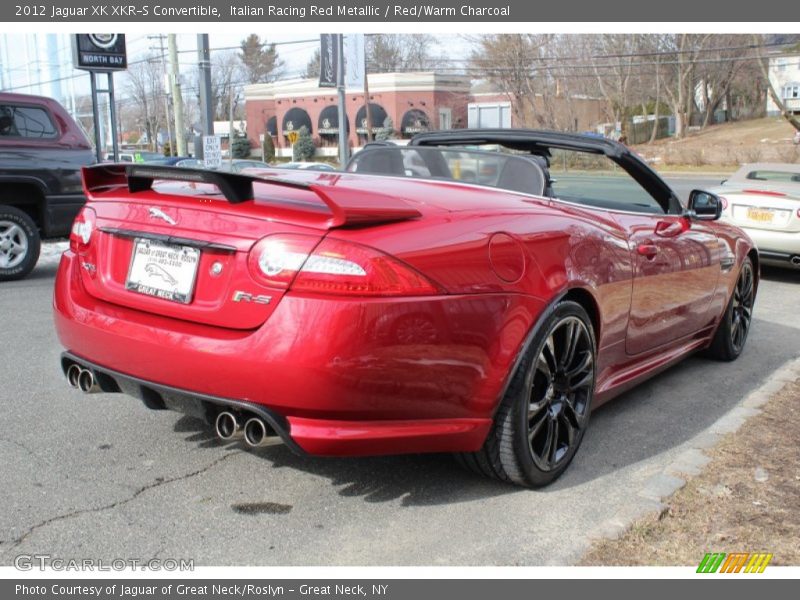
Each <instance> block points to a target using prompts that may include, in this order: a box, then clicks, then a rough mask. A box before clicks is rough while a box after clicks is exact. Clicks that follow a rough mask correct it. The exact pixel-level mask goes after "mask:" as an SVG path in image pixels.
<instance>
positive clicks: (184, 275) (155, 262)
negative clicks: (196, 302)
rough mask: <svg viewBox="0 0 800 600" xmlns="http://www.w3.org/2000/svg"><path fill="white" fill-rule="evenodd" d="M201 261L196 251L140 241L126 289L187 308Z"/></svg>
mask: <svg viewBox="0 0 800 600" xmlns="http://www.w3.org/2000/svg"><path fill="white" fill-rule="evenodd" d="M199 261H200V250H198V249H197V248H191V247H189V246H175V245H171V244H164V243H162V242H158V241H155V240H147V239H139V238H137V239H136V240H135V241H134V248H133V257H132V259H131V266H130V270H129V271H128V280H127V283H126V284H125V287H126V288H127V289H129V290H132V291H134V292H138V293H140V294H146V295H148V296H156V297H157V298H163V299H164V300H171V301H173V302H182V303H183V304H188V303H189V302H191V300H192V291H193V290H194V282H195V277H196V275H197V264H198V262H199Z"/></svg>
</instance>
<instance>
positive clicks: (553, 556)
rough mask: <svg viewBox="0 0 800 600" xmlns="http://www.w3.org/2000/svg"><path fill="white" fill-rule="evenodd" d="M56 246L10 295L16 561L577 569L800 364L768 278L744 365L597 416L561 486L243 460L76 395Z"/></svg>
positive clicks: (9, 418) (433, 464) (663, 383)
mask: <svg viewBox="0 0 800 600" xmlns="http://www.w3.org/2000/svg"><path fill="white" fill-rule="evenodd" d="M685 185H689V184H685ZM676 187H677V186H676ZM57 248H58V247H55V249H53V248H51V249H50V250H49V252H50V254H51V256H50V257H46V258H45V259H43V260H42V261H41V263H40V265H39V266H37V268H36V270H35V271H34V273H33V275H32V276H31V277H30V278H28V279H26V280H24V281H19V282H13V283H6V284H2V285H0V314H2V315H3V317H2V319H0V344H2V352H0V356H2V361H0V398H2V406H3V409H4V410H3V411H2V413H1V414H0V427H1V429H0V465H2V466H0V472H1V473H2V481H3V486H2V487H0V504H2V506H4V507H5V509H4V510H3V511H2V512H0V564H4V565H7V564H13V561H14V557H15V556H17V555H20V554H35V553H41V554H49V555H51V556H53V557H59V558H65V559H66V558H87V557H91V558H103V559H108V560H110V559H113V558H124V559H130V558H134V559H149V558H161V559H164V558H184V559H193V560H194V561H195V564H196V565H205V564H213V565H240V564H257V565H350V564H368V565H424V564H434V565H436V564H476V565H560V564H569V563H572V562H575V561H576V560H577V559H578V557H579V556H580V554H581V552H582V551H583V550H584V549H585V548H586V544H587V541H588V538H589V535H590V534H592V533H593V532H596V530H597V528H598V526H599V525H600V524H601V523H603V522H604V521H605V520H607V519H609V518H610V517H611V516H613V515H615V514H618V513H619V512H620V511H623V512H624V509H625V507H626V506H627V505H628V504H629V503H630V502H631V501H632V498H633V497H634V496H635V495H636V493H637V491H638V490H640V489H641V488H642V487H643V486H644V485H646V483H647V481H648V480H649V479H650V478H651V477H652V476H653V475H654V474H655V473H658V472H660V471H661V470H662V469H663V468H664V465H666V464H668V463H669V462H670V461H671V460H674V458H675V457H676V456H677V455H678V454H680V453H681V452H682V451H683V450H684V449H685V448H686V447H687V444H688V443H689V442H690V440H692V438H694V437H695V436H697V435H698V434H700V433H702V432H703V431H704V430H705V429H707V428H708V427H709V426H711V425H712V424H713V423H714V421H715V420H716V419H718V418H719V417H720V416H721V415H723V414H724V413H725V412H726V411H728V410H729V409H731V408H732V407H734V406H735V405H736V404H737V402H739V400H740V399H741V398H743V397H744V396H745V395H746V394H747V393H748V392H749V391H750V390H752V389H755V388H756V387H758V386H759V385H760V384H762V383H763V382H764V381H765V380H767V379H768V378H769V377H770V373H771V372H773V371H774V370H775V369H777V368H778V367H780V365H782V364H783V363H784V362H785V361H787V360H789V359H791V358H794V357H796V356H798V355H800V321H798V319H797V306H798V301H797V299H798V290H800V272H788V271H781V270H777V269H765V270H764V272H763V281H762V285H761V288H760V290H759V296H758V299H757V301H756V308H755V319H754V321H753V327H752V331H751V334H750V339H749V341H748V344H747V348H746V349H745V352H744V354H743V356H742V357H741V358H740V359H739V360H738V361H736V362H734V363H728V364H723V363H716V362H711V361H709V360H706V359H704V358H702V357H694V358H690V359H689V360H687V361H685V362H683V363H682V364H680V365H678V366H677V367H674V368H672V369H671V370H669V371H667V372H666V373H664V374H662V375H660V376H658V377H657V378H655V379H653V380H651V381H650V382H648V383H646V384H644V385H642V386H640V387H639V388H637V389H635V390H634V391H632V392H629V393H627V394H625V395H624V396H621V397H620V398H618V399H616V400H615V401H613V402H611V403H610V404H608V405H606V406H604V407H602V408H601V409H599V410H598V411H597V412H596V413H595V414H594V415H593V416H592V424H591V426H590V428H589V432H588V434H587V437H586V439H585V441H584V444H583V446H582V448H581V450H580V452H579V453H578V455H577V457H576V459H575V462H574V463H573V465H572V466H571V467H570V469H569V470H568V471H567V473H566V474H565V475H564V476H563V477H562V478H561V479H560V480H559V481H557V482H556V484H555V485H553V486H551V487H549V488H547V489H544V490H541V491H528V490H522V489H518V488H514V487H511V486H509V485H504V484H501V483H497V482H493V481H489V480H484V479H481V478H480V477H477V476H474V475H472V474H469V473H466V472H464V471H462V470H461V469H460V468H459V467H458V466H457V465H456V464H455V463H454V462H453V461H452V459H451V458H450V457H449V456H438V455H427V456H404V457H383V458H367V459H322V458H309V457H306V458H301V457H297V456H295V455H293V454H291V453H290V452H289V450H288V449H286V448H285V447H272V448H265V449H261V450H258V451H246V450H244V449H243V447H242V446H240V445H238V444H230V445H222V444H220V443H219V442H218V441H217V440H216V438H215V437H214V436H213V434H212V432H211V431H210V429H209V428H208V427H207V426H206V425H205V424H204V423H202V422H199V421H197V420H193V419H191V418H188V417H184V416H181V415H180V414H177V413H173V412H167V411H161V412H153V411H149V410H147V409H146V408H145V407H144V406H143V405H142V404H141V403H139V402H138V401H136V400H134V399H132V398H128V397H126V396H123V395H119V394H117V395H104V394H97V395H91V396H86V395H83V394H81V393H79V392H77V391H74V390H72V389H70V388H69V387H68V386H67V385H66V383H65V382H64V380H63V377H62V375H61V371H60V368H59V353H60V352H61V348H60V347H59V344H58V341H57V339H56V336H55V332H54V330H53V326H52V316H51V293H52V286H53V279H54V276H55V271H56V264H57V263H56V260H57V252H56V251H57Z"/></svg>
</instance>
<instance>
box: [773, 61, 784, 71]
mask: <svg viewBox="0 0 800 600" xmlns="http://www.w3.org/2000/svg"><path fill="white" fill-rule="evenodd" d="M775 68H776V70H778V71H785V70H786V59H785V58H779V59H778V61H777V62H776V64H775Z"/></svg>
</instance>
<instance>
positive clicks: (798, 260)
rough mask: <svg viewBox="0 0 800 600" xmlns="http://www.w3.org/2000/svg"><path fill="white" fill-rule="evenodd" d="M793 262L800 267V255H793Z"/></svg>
mask: <svg viewBox="0 0 800 600" xmlns="http://www.w3.org/2000/svg"><path fill="white" fill-rule="evenodd" d="M792 264H793V265H794V266H795V267H800V256H793V257H792Z"/></svg>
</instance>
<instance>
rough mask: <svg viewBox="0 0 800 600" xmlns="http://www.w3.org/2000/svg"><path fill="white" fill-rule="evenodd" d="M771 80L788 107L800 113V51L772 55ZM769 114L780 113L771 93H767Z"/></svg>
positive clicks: (795, 112)
mask: <svg viewBox="0 0 800 600" xmlns="http://www.w3.org/2000/svg"><path fill="white" fill-rule="evenodd" d="M769 80H770V82H771V83H772V87H773V88H774V89H775V91H776V92H777V93H778V96H780V97H781V99H782V100H783V102H784V104H785V105H786V109H787V110H789V111H791V112H792V113H794V114H796V115H800V53H792V54H779V55H775V56H770V58H769ZM767 114H768V115H778V114H780V111H779V110H778V107H777V106H776V105H775V103H774V102H773V101H772V98H771V97H770V96H769V94H768V95H767Z"/></svg>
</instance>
